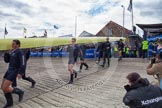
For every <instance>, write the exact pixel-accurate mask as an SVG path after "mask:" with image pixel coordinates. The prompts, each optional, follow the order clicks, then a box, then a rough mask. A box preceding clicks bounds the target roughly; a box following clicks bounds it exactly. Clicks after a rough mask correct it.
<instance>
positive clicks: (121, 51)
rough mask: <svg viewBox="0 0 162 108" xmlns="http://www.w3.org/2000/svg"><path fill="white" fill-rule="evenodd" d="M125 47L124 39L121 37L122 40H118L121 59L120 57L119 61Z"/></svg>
mask: <svg viewBox="0 0 162 108" xmlns="http://www.w3.org/2000/svg"><path fill="white" fill-rule="evenodd" d="M123 49H124V43H123V40H122V39H120V41H119V42H118V53H119V59H118V61H120V60H122V57H123Z"/></svg>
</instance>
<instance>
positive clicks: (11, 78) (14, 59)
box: [1, 40, 26, 108]
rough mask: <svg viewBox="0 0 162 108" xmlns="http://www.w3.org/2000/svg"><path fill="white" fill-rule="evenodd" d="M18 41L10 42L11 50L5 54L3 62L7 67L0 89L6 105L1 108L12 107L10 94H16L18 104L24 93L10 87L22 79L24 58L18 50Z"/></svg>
mask: <svg viewBox="0 0 162 108" xmlns="http://www.w3.org/2000/svg"><path fill="white" fill-rule="evenodd" d="M19 47H20V41H19V40H13V42H12V48H13V49H12V50H11V51H9V52H7V53H5V55H4V61H5V62H6V63H9V67H8V69H7V72H6V73H5V75H4V78H3V81H2V84H1V89H2V90H3V92H4V95H5V98H6V101H7V103H6V105H5V106H4V107H3V108H8V107H11V106H12V105H13V98H12V93H14V94H17V95H18V96H19V102H21V101H22V100H23V95H24V91H22V90H21V89H19V88H13V87H11V85H12V83H13V82H15V81H16V78H17V77H18V79H21V78H22V75H23V74H24V73H25V65H26V64H25V63H26V62H25V56H24V55H23V53H22V51H21V50H20V49H19Z"/></svg>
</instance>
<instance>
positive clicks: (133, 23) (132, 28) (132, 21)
mask: <svg viewBox="0 0 162 108" xmlns="http://www.w3.org/2000/svg"><path fill="white" fill-rule="evenodd" d="M133 26H134V13H133V0H132V31H133ZM133 34H134V33H133Z"/></svg>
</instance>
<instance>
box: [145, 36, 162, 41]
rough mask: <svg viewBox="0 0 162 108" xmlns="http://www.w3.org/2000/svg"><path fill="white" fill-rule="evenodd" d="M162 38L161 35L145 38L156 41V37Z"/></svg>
mask: <svg viewBox="0 0 162 108" xmlns="http://www.w3.org/2000/svg"><path fill="white" fill-rule="evenodd" d="M158 38H159V39H162V35H158V36H151V37H149V38H147V41H156V39H158Z"/></svg>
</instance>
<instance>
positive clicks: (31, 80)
mask: <svg viewBox="0 0 162 108" xmlns="http://www.w3.org/2000/svg"><path fill="white" fill-rule="evenodd" d="M26 80H27V81H29V82H31V83H32V85H31V88H34V87H35V84H36V82H35V81H34V80H33V79H32V78H30V77H27V78H26Z"/></svg>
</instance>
